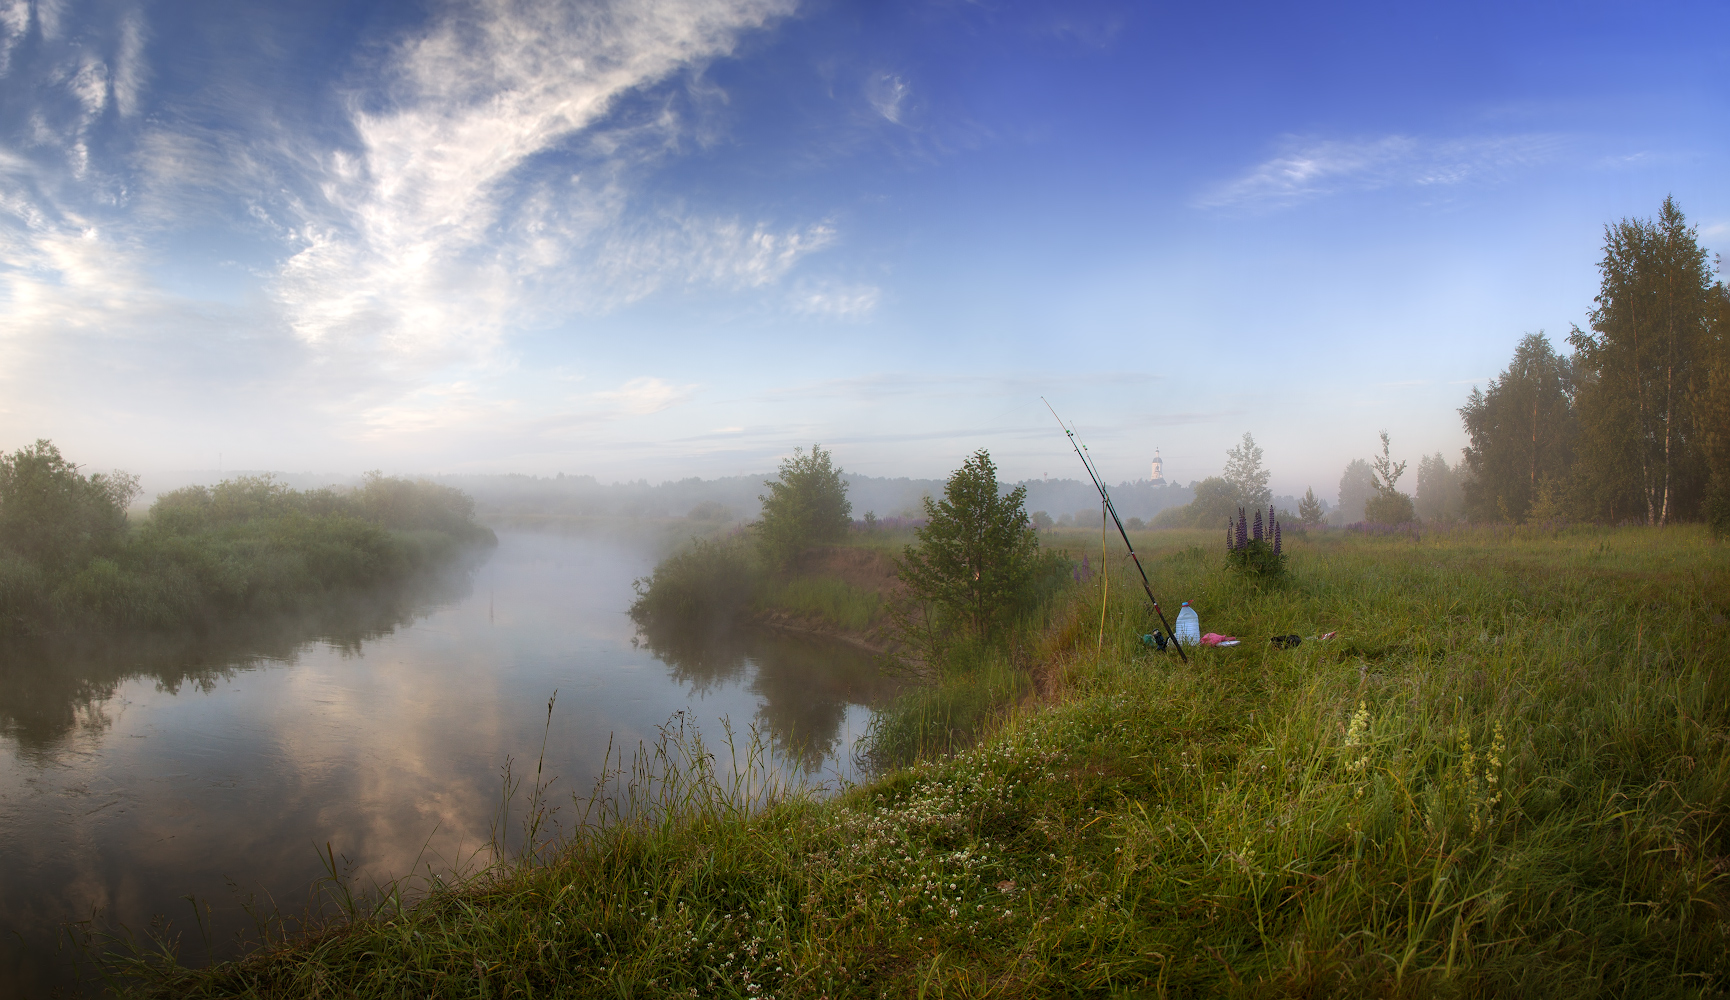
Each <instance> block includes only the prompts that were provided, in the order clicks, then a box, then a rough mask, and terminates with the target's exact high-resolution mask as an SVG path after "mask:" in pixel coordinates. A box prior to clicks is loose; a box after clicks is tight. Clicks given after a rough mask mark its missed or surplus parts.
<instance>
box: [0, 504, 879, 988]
mask: <svg viewBox="0 0 1730 1000" xmlns="http://www.w3.org/2000/svg"><path fill="white" fill-rule="evenodd" d="M651 565H652V557H651V556H650V555H649V554H648V552H647V551H646V550H645V549H644V548H643V547H637V546H632V545H628V544H624V543H621V542H617V541H609V540H606V539H600V538H592V537H590V538H574V537H565V536H557V535H543V534H526V533H504V534H501V535H500V537H499V546H498V548H497V549H496V550H494V551H493V552H492V553H491V554H490V556H488V557H486V559H485V561H484V562H481V563H479V564H478V565H475V566H470V567H465V568H463V569H462V570H460V571H453V572H452V573H450V574H447V575H446V576H445V577H444V578H442V579H440V580H438V581H436V582H433V583H431V584H428V585H425V586H421V587H418V588H415V589H412V590H410V591H409V592H406V593H404V592H396V593H392V594H388V595H380V596H378V597H377V598H376V599H373V600H368V601H357V602H355V603H354V606H353V607H351V608H347V609H345V610H344V612H343V613H342V614H340V615H338V616H336V617H334V618H330V617H327V618H326V619H323V620H320V621H317V622H313V623H295V624H291V625H282V626H273V627H272V628H269V629H264V630H258V629H254V630H253V631H248V630H247V629H246V628H237V629H236V630H235V631H234V632H233V633H225V634H221V635H209V636H202V637H200V638H199V639H197V640H196V641H193V640H175V639H171V638H156V639H148V640H132V641H128V642H126V643H121V644H83V645H78V646H68V645H66V644H60V645H57V646H54V647H42V646H36V647H30V646H20V647H14V648H10V649H6V650H0V843H4V844H5V845H6V848H7V851H6V854H7V857H6V861H5V863H4V864H3V865H0V900H3V901H4V906H3V907H0V995H16V996H43V995H46V994H47V993H48V991H49V990H50V989H52V988H55V987H61V988H69V989H75V988H76V983H77V982H78V977H77V973H76V971H75V969H74V966H73V958H74V956H75V955H76V954H77V951H76V949H73V948H71V947H70V946H69V941H70V939H71V937H74V936H76V934H72V935H69V934H68V932H67V930H66V927H67V925H68V924H69V923H71V922H76V921H88V920H91V918H92V917H94V918H95V920H94V922H93V923H91V924H89V925H88V926H90V927H95V928H105V929H108V930H110V931H113V930H116V929H119V928H125V929H127V930H129V931H131V932H133V933H138V932H142V931H144V930H146V929H147V928H149V927H150V926H151V924H152V921H153V920H154V921H158V922H160V921H161V920H163V919H166V920H168V921H170V925H169V927H170V931H171V933H174V934H178V935H179V938H180V953H181V956H182V961H185V962H187V963H189V964H200V963H202V962H204V961H206V960H207V958H208V957H209V956H211V955H214V956H215V957H218V958H221V957H226V956H231V955H233V954H235V952H236V950H237V945H236V943H235V942H236V940H237V935H238V934H240V933H243V932H246V931H248V930H249V929H251V928H253V927H254V926H255V925H254V923H253V920H252V919H251V918H250V917H249V916H248V915H247V909H248V906H247V905H246V904H247V903H248V901H249V900H250V901H251V908H252V909H253V910H254V911H260V910H261V909H262V911H264V912H269V911H270V910H271V909H272V907H273V906H274V908H275V909H277V910H279V911H280V912H282V913H285V914H289V915H298V914H300V913H302V912H304V911H305V909H306V907H307V905H308V902H309V900H310V898H311V896H310V894H309V887H311V886H312V885H313V884H314V883H315V881H316V880H317V879H319V878H320V877H321V876H322V875H324V874H325V870H326V869H325V862H324V861H323V860H321V853H322V852H323V851H325V849H326V845H327V844H328V845H329V848H330V850H331V851H332V852H333V856H334V859H335V861H336V863H337V866H338V867H339V868H340V869H343V873H344V874H345V875H347V876H349V877H350V878H351V880H352V882H354V883H357V884H359V885H362V886H364V885H367V884H369V883H375V882H382V881H385V880H389V879H391V878H394V877H398V876H401V875H404V874H406V873H408V872H410V870H411V869H415V868H416V862H417V859H418V861H419V865H420V867H419V870H420V871H422V872H424V871H425V866H426V865H428V864H430V865H432V867H433V870H435V871H438V870H441V869H442V870H446V871H449V870H453V869H458V868H460V867H462V866H463V865H464V864H465V863H469V862H472V861H473V859H474V858H476V857H477V854H476V852H477V851H480V850H482V849H483V848H484V847H485V846H486V844H487V843H488V841H489V838H490V836H491V832H492V830H493V827H494V822H495V817H496V816H497V815H498V811H499V801H500V791H501V768H502V767H503V765H504V763H505V761H506V758H507V757H513V758H515V760H516V762H517V764H516V769H515V770H516V773H517V774H519V775H520V774H522V773H523V772H524V769H525V765H526V768H527V769H528V770H530V771H532V769H533V767H534V765H535V762H536V758H537V756H538V755H539V754H540V752H541V747H542V741H543V736H545V743H546V757H545V764H544V767H545V773H547V774H550V775H556V776H557V778H558V780H557V783H556V784H554V786H553V793H554V800H555V801H558V800H560V799H562V800H563V801H564V803H565V804H564V807H563V809H562V811H561V813H559V814H558V815H557V816H556V817H555V818H558V819H562V820H565V821H568V820H569V819H570V817H571V814H572V813H573V812H575V809H574V807H573V806H572V804H571V803H570V795H571V793H573V792H576V793H582V794H584V795H585V797H586V793H587V792H588V790H589V789H590V788H591V785H592V781H593V779H594V776H595V775H596V774H597V773H598V772H599V770H600V769H601V767H602V762H603V759H604V757H605V755H606V754H607V752H608V747H609V744H611V745H612V746H614V747H615V748H617V747H625V748H635V747H636V746H637V745H638V743H639V741H641V742H645V743H648V742H653V740H654V739H655V737H656V733H657V728H658V727H659V726H662V725H664V724H666V723H667V721H668V720H669V718H670V717H672V716H673V714H674V713H676V712H679V711H685V712H686V713H687V717H688V718H690V719H692V720H694V721H695V722H696V723H697V725H698V726H699V727H701V729H702V731H703V733H704V735H705V737H706V738H707V739H708V740H709V742H710V743H714V742H716V741H717V740H718V738H719V737H720V735H721V724H722V721H723V720H727V721H730V723H731V725H732V726H733V728H734V730H735V731H736V732H738V733H740V734H741V737H742V738H744V737H745V736H746V735H748V734H749V732H750V731H751V729H752V728H753V727H755V728H756V729H757V730H758V731H760V732H761V733H762V734H763V736H764V738H765V740H766V741H767V742H768V743H769V744H770V745H772V746H773V747H775V749H776V751H777V752H778V754H779V757H780V760H781V761H782V765H781V766H782V768H783V773H785V774H786V775H789V776H791V777H793V778H794V779H795V780H799V781H804V782H811V783H828V784H830V785H833V784H834V783H835V782H836V781H837V780H838V779H847V778H850V777H851V776H852V769H853V765H852V745H853V742H854V741H855V740H856V739H857V738H858V737H859V736H860V735H862V734H863V733H864V732H865V730H866V728H867V726H868V725H869V722H870V717H871V712H872V710H873V707H874V706H877V705H881V704H882V703H883V702H884V701H885V700H886V699H887V698H889V697H892V695H893V692H894V681H893V680H892V679H890V678H887V677H885V676H883V674H882V673H881V672H880V671H879V670H878V669H877V665H876V664H875V663H874V661H873V659H872V658H871V657H870V656H869V655H867V654H865V653H862V652H859V651H857V650H854V649H852V648H850V647H846V646H841V645H837V644H834V643H829V642H822V641H815V640H801V639H796V638H791V637H785V636H780V635H775V634H763V633H745V634H735V635H733V636H730V637H724V638H721V639H719V640H706V641H703V642H697V643H686V644H683V648H685V649H686V650H688V651H687V652H683V653H680V654H677V655H675V654H672V653H666V652H659V653H658V652H656V651H654V650H651V649H649V648H648V647H646V646H643V645H640V644H639V643H638V641H637V638H638V637H637V634H636V629H635V627H634V626H633V624H632V622H631V621H630V619H629V618H628V617H626V615H625V613H624V612H625V609H626V607H627V606H628V605H629V603H630V601H631V597H632V593H631V581H632V580H633V579H635V578H637V577H639V576H643V575H645V574H646V573H647V572H648V570H649V569H650V568H651ZM555 690H556V691H557V692H558V696H557V701H556V704H555V706H554V709H553V712H552V718H551V723H550V729H549V728H548V719H547V700H548V698H549V697H551V696H552V695H553V693H554V691H555ZM188 897H190V899H189V898H188ZM195 906H196V911H197V912H196V913H195ZM201 926H202V929H201ZM76 927H77V925H76V924H74V930H76ZM207 942H208V947H207ZM85 988H86V989H88V988H89V987H88V983H86V985H85Z"/></svg>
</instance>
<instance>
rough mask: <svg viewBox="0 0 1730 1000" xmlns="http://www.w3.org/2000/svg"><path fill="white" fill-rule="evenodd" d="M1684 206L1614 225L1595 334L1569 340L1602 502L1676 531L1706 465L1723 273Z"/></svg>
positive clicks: (1607, 239)
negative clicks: (1710, 364) (1714, 319)
mask: <svg viewBox="0 0 1730 1000" xmlns="http://www.w3.org/2000/svg"><path fill="white" fill-rule="evenodd" d="M1686 222H1687V220H1686V219H1685V218H1684V217H1683V215H1682V210H1681V209H1680V208H1678V207H1677V205H1676V201H1675V199H1674V198H1665V199H1664V204H1663V207H1662V208H1661V209H1660V211H1659V213H1658V219H1657V220H1656V221H1650V220H1645V219H1623V220H1622V221H1620V222H1618V223H1615V224H1614V225H1610V226H1605V227H1604V256H1603V259H1602V260H1601V261H1600V262H1599V264H1598V271H1599V276H1600V279H1601V282H1600V287H1599V291H1598V296H1597V298H1596V299H1595V300H1594V301H1595V303H1596V308H1594V309H1593V310H1592V311H1591V313H1590V314H1589V316H1590V320H1591V327H1592V332H1590V333H1587V332H1584V331H1582V330H1580V329H1579V328H1578V327H1575V328H1574V332H1573V334H1572V335H1571V336H1570V337H1569V338H1568V339H1569V342H1570V343H1571V344H1573V346H1574V352H1575V354H1574V356H1575V361H1576V364H1577V365H1578V367H1579V369H1580V372H1579V377H1578V382H1579V386H1578V396H1577V405H1578V409H1579V414H1580V423H1581V427H1582V430H1583V432H1584V438H1585V442H1586V445H1587V447H1588V448H1589V450H1590V452H1591V454H1592V456H1593V464H1594V467H1593V469H1592V472H1593V476H1594V483H1595V485H1596V486H1597V487H1598V488H1597V489H1596V490H1594V491H1593V496H1592V501H1593V503H1592V506H1595V507H1596V508H1597V510H1596V511H1595V513H1598V514H1605V515H1609V516H1611V517H1616V516H1628V515H1630V514H1631V515H1634V516H1637V517H1643V518H1644V519H1645V521H1646V523H1647V524H1653V525H1664V524H1667V523H1669V522H1670V521H1671V520H1672V519H1674V518H1675V517H1676V516H1678V515H1683V516H1686V515H1687V514H1690V513H1692V512H1693V510H1694V508H1695V507H1697V505H1698V503H1699V500H1700V498H1701V495H1702V493H1703V492H1704V486H1705V479H1706V469H1705V462H1704V460H1703V456H1702V455H1701V453H1700V452H1701V444H1702V442H1701V441H1700V440H1699V438H1700V433H1699V432H1700V430H1701V428H1699V427H1698V425H1697V424H1696V422H1695V420H1694V417H1695V413H1694V412H1693V411H1694V407H1693V406H1691V405H1690V403H1691V402H1692V401H1693V400H1694V399H1695V398H1696V393H1697V391H1698V389H1699V388H1700V387H1701V383H1702V381H1703V380H1705V379H1706V378H1707V372H1706V371H1705V370H1704V368H1703V366H1702V364H1701V362H1702V360H1703V359H1704V355H1705V354H1706V353H1707V352H1706V350H1705V349H1706V347H1707V343H1706V341H1707V338H1708V328H1709V322H1710V313H1711V311H1712V307H1713V302H1712V296H1713V286H1712V283H1711V268H1710V267H1708V266H1707V264H1706V251H1705V250H1704V249H1702V248H1701V246H1700V243H1699V240H1698V234H1697V231H1696V230H1695V229H1694V228H1692V227H1690V226H1688V225H1687V224H1686Z"/></svg>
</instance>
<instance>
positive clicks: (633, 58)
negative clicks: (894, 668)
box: [0, 0, 1730, 497]
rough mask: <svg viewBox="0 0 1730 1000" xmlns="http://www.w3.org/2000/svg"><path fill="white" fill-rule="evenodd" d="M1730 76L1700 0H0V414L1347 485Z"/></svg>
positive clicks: (1695, 207) (225, 456) (1721, 11)
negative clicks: (1348, 466)
mask: <svg viewBox="0 0 1730 1000" xmlns="http://www.w3.org/2000/svg"><path fill="white" fill-rule="evenodd" d="M1727 112H1730V7H1726V6H1725V5H1724V4H1722V3H1697V4H1687V3H1675V4H1647V3H1639V4H1634V3H1628V4H1608V3H1568V4H1553V5H1532V4H1517V3H1515V4H1510V3H1495V4H1472V3H1449V4H1434V5H1429V6H1428V7H1427V8H1422V9H1419V8H1416V7H1414V6H1413V5H1400V4H1385V3H1375V4H1370V3H1365V4H1357V5H1351V4H1331V5H1325V6H1322V5H1313V6H1300V5H1292V4H1237V5H1229V6H1228V5H1195V4H1181V5H1179V4H1167V5H1156V4H1150V3H1112V2H1091V0H1078V2H1068V3H1061V4H1059V3H1047V4H1032V3H994V2H975V3H962V2H931V3H895V2H871V3H852V4H849V3H840V2H825V0H818V2H806V3H798V2H795V0H668V2H653V3H651V2H637V3H626V2H619V3H608V2H593V3H585V4H556V3H529V2H451V3H433V4H408V3H378V4H365V3H356V2H325V3H318V2H303V3H297V4H281V3H251V2H245V0H222V2H215V0H209V2H186V3H144V4H139V3H131V2H124V0H97V2H80V0H56V2H49V0H0V432H3V433H0V446H3V447H5V448H8V449H9V448H13V447H17V446H19V445H21V444H23V443H26V442H27V441H29V440H32V439H34V438H37V437H49V438H52V439H54V440H55V441H56V443H58V444H59V445H61V447H62V449H63V450H64V451H65V452H66V453H67V454H68V455H69V456H70V457H72V458H74V459H75V460H77V461H81V462H85V463H89V464H90V465H91V466H93V467H97V468H104V467H121V468H127V469H131V470H134V471H140V472H146V473H149V472H153V471H166V470H184V469H209V468H213V467H214V466H215V465H216V464H217V461H218V456H219V455H220V456H221V462H222V464H223V465H224V466H225V467H227V468H278V469H288V470H303V469H311V470H321V471H338V472H352V471H357V470H360V469H365V468H373V467H382V468H384V469H387V470H389V471H396V472H409V473H412V472H435V471H442V472H455V471H476V472H485V471H520V472H533V473H550V472H555V471H565V472H571V473H589V474H594V475H597V476H599V477H600V478H602V479H603V480H606V479H614V478H632V479H635V478H638V477H646V478H649V479H651V480H658V479H663V478H679V477H683V476H688V475H698V476H716V475H728V474H736V473H742V472H751V471H761V470H766V469H771V468H773V466H774V464H775V461H776V460H777V459H778V458H779V457H780V456H783V455H785V454H787V453H788V452H789V451H790V450H791V448H792V447H793V446H794V445H795V444H809V443H810V442H812V441H821V442H823V443H824V444H825V446H828V447H830V448H832V450H833V451H834V453H835V455H836V457H837V459H838V461H839V462H840V463H841V464H842V465H843V466H845V467H846V468H847V469H849V470H850V471H856V472H862V473H867V474H872V475H911V476H938V475H942V474H944V473H946V472H947V471H949V470H950V469H952V468H954V467H955V466H956V465H958V464H959V463H960V460H961V458H962V457H963V456H964V455H965V454H966V453H968V452H969V451H971V450H973V449H975V448H978V447H988V448H990V449H991V451H992V453H993V455H994V457H995V458H996V459H997V461H998V464H999V468H1000V471H1001V473H1002V474H1003V475H1004V476H1005V477H1006V478H1021V477H1026V476H1039V475H1042V474H1045V473H1050V474H1052V475H1062V476H1071V475H1075V474H1077V473H1078V472H1079V469H1077V468H1073V467H1072V466H1073V465H1074V464H1075V463H1074V459H1073V456H1068V455H1067V451H1066V447H1065V442H1064V440H1063V438H1062V436H1061V435H1060V434H1058V433H1057V431H1056V429H1055V428H1054V427H1052V426H1051V423H1050V417H1049V415H1048V414H1047V412H1046V410H1045V408H1044V406H1043V405H1042V404H1041V403H1040V397H1041V396H1045V397H1047V398H1049V399H1050V400H1051V401H1052V402H1053V403H1054V404H1055V405H1056V406H1057V407H1058V409H1059V411H1060V412H1061V413H1063V415H1064V416H1065V417H1067V418H1069V419H1071V420H1072V421H1074V422H1075V423H1076V424H1077V425H1078V426H1079V427H1080V428H1081V430H1082V433H1083V435H1084V436H1085V437H1086V438H1087V439H1088V441H1089V443H1090V444H1091V446H1092V450H1093V451H1094V453H1095V455H1096V456H1097V457H1098V458H1099V459H1100V463H1101V465H1102V467H1103V468H1104V471H1105V472H1106V473H1107V474H1108V475H1109V476H1111V477H1112V478H1113V479H1114V480H1115V479H1133V478H1138V477H1143V476H1145V475H1146V474H1147V473H1146V468H1147V464H1146V463H1147V459H1148V458H1149V457H1151V454H1152V451H1153V449H1154V448H1155V447H1156V446H1157V447H1159V448H1160V449H1161V451H1162V453H1163V456H1164V458H1165V460H1166V469H1167V472H1168V475H1171V476H1173V477H1175V478H1177V479H1180V480H1183V481H1188V480H1191V479H1197V478H1201V477H1203V476H1206V475H1210V474H1214V473H1217V472H1218V471H1219V469H1220V467H1221V466H1222V465H1223V463H1224V459H1225V455H1224V453H1225V450H1226V449H1227V448H1229V447H1230V446H1231V445H1232V444H1233V443H1235V442H1236V441H1237V440H1238V438H1239V437H1240V436H1241V435H1242V434H1243V432H1245V431H1250V432H1253V433H1254V434H1255V436H1256V439H1257V441H1258V442H1259V443H1260V444H1261V445H1262V446H1263V447H1264V449H1265V451H1266V461H1267V464H1268V465H1269V467H1270V468H1271V469H1272V470H1273V485H1274V487H1275V489H1276V491H1278V492H1281V493H1285V492H1298V493H1301V492H1302V490H1303V489H1304V487H1306V486H1309V485H1314V486H1315V487H1316V488H1317V492H1318V493H1320V494H1322V495H1324V496H1329V497H1331V496H1332V494H1333V491H1334V487H1335V485H1336V484H1337V481H1338V478H1339V473H1340V469H1341V468H1342V466H1343V465H1344V464H1345V463H1346V462H1347V461H1349V460H1350V459H1352V458H1356V457H1363V456H1367V455H1368V454H1370V452H1371V451H1372V449H1373V448H1374V447H1376V445H1377V441H1376V434H1377V432H1378V431H1379V430H1381V429H1383V428H1386V429H1388V430H1389V431H1390V432H1391V434H1392V436H1393V442H1394V450H1395V453H1396V457H1406V458H1410V459H1413V460H1414V463H1413V464H1414V465H1415V459H1416V458H1417V457H1418V456H1419V455H1420V454H1423V453H1433V452H1435V451H1438V450H1439V451H1442V452H1444V453H1446V454H1447V455H1448V457H1449V458H1450V460H1452V459H1453V458H1454V457H1456V456H1457V454H1458V449H1459V448H1460V446H1461V445H1462V444H1463V443H1464V439H1463V435H1462V433H1461V431H1460V429H1459V420H1458V418H1457V416H1456V414H1455V412H1454V410H1455V408H1456V407H1458V406H1459V405H1460V403H1461V401H1462V400H1463V398H1464V396H1465V395H1466V393H1467V392H1468V391H1469V390H1470V388H1471V386H1472V385H1473V384H1474V383H1476V384H1481V383H1482V382H1483V381H1484V380H1485V379H1486V378H1487V377H1489V376H1490V375H1493V374H1494V373H1495V372H1497V371H1498V370H1499V369H1500V368H1501V367H1502V366H1503V365H1505V364H1506V362H1507V359H1508V357H1509V355H1510V354H1511V353H1512V350H1513V346H1514V343H1515V341H1516V340H1517V339H1518V338H1519V336H1520V335H1521V334H1523V333H1525V332H1529V331H1535V330H1540V329H1541V330H1545V331H1548V332H1549V333H1550V334H1551V335H1552V337H1554V338H1556V339H1558V340H1560V339H1561V338H1562V337H1564V336H1565V335H1566V333H1567V330H1568V327H1569V324H1571V323H1581V324H1584V322H1585V313H1586V310H1587V309H1588V308H1589V307H1590V305H1591V298H1592V294H1593V292H1594V290H1595V288H1596V273H1595V263H1596V260H1597V258H1598V255H1599V244H1600V240H1601V237H1602V231H1603V226H1604V224H1605V223H1607V222H1610V221H1613V220H1615V219H1617V218H1620V217H1623V216H1629V215H1638V216H1651V215H1653V214H1655V212H1656V211H1657V208H1658V205H1659V203H1660V202H1661V201H1662V199H1663V198H1664V196H1665V195H1667V194H1674V195H1675V196H1676V198H1677V199H1678V201H1679V202H1680V203H1681V205H1682V207H1683V209H1684V211H1686V212H1687V213H1688V215H1689V217H1690V219H1691V221H1692V222H1694V223H1695V224H1697V225H1698V226H1699V227H1700V233H1701V239H1702V242H1703V243H1705V244H1706V245H1707V246H1708V247H1709V248H1710V249H1712V250H1713V251H1718V250H1720V249H1723V248H1725V247H1726V245H1730V187H1727V185H1726V183H1725V179H1726V178H1727V177H1730V127H1727V123H1730V115H1727Z"/></svg>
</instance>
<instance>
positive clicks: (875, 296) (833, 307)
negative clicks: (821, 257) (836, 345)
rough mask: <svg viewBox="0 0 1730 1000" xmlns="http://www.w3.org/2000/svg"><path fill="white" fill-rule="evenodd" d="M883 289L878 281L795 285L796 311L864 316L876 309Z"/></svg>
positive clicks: (842, 316) (860, 317)
mask: <svg viewBox="0 0 1730 1000" xmlns="http://www.w3.org/2000/svg"><path fill="white" fill-rule="evenodd" d="M882 297H883V290H882V289H880V288H878V287H877V286H875V285H842V284H834V283H829V282H822V283H818V284H815V285H810V286H806V287H803V288H798V289H796V290H795V291H794V292H793V294H792V296H791V302H792V306H793V311H794V312H797V313H801V314H803V315H806V316H827V317H833V318H835V319H846V320H862V319H866V318H868V317H870V315H871V314H872V313H874V312H876V311H877V303H878V301H879V300H880V299H881V298H882Z"/></svg>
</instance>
